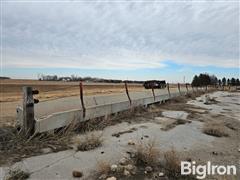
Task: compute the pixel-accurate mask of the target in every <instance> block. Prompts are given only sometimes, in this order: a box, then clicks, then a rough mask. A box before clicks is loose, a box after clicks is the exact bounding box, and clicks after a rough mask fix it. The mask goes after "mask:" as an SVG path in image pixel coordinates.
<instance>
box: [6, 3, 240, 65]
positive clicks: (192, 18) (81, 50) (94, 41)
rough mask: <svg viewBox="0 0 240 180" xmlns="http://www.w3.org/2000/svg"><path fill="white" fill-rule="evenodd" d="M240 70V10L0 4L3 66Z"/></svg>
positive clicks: (148, 5) (192, 5)
mask: <svg viewBox="0 0 240 180" xmlns="http://www.w3.org/2000/svg"><path fill="white" fill-rule="evenodd" d="M166 61H174V62H175V63H179V64H190V65H194V66H216V67H239V4H238V3H237V2H226V3H224V2H191V3H190V2H189V3H183V2H179V3H176V2H174V3H170V2H164V3H160V2H157V1H156V2H137V3H136V2H135V3H133V2H64V3H49V2H48V3H47V2H41V3H36V2H35V3H30V2H29V3H26V2H25V3H19V2H18V3H14V2H9V3H7V2H4V3H3V66H4V67H19V68H21V67H29V68H31V67H66V68H84V69H139V68H161V67H166V65H165V63H164V62H166Z"/></svg>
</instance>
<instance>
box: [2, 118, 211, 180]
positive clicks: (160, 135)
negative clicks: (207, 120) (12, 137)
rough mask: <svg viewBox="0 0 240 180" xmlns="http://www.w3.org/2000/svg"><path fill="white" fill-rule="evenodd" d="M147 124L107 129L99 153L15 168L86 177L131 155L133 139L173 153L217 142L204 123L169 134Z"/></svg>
mask: <svg viewBox="0 0 240 180" xmlns="http://www.w3.org/2000/svg"><path fill="white" fill-rule="evenodd" d="M161 118H164V117H161ZM173 118H174V116H173ZM146 121H147V122H143V123H138V124H128V123H126V122H124V123H121V124H117V125H114V126H109V127H107V128H105V129H104V131H103V140H104V141H103V146H102V147H99V148H97V149H95V150H91V151H87V152H75V151H74V150H68V151H63V152H59V153H52V154H47V155H41V156H36V157H31V158H27V159H24V160H23V161H21V162H20V163H17V164H16V165H15V166H18V167H20V168H21V169H24V170H26V171H28V172H30V173H31V176H30V179H72V171H73V170H80V171H82V172H83V174H84V177H85V178H86V177H87V176H88V175H90V174H91V170H95V169H96V168H97V163H98V162H99V161H101V160H103V161H107V162H110V163H114V162H116V161H118V160H119V159H121V158H122V157H124V156H127V155H126V151H127V150H131V149H132V148H134V147H135V146H129V145H128V141H129V140H133V141H134V142H135V143H141V142H148V141H149V140H155V143H156V146H157V147H158V148H159V149H160V150H161V151H165V150H169V149H171V148H172V146H174V147H175V148H176V150H179V151H183V150H187V149H194V148H199V147H201V146H203V145H204V146H209V147H210V146H211V142H212V140H213V139H214V138H213V137H211V136H207V135H205V134H203V133H201V130H200V129H201V127H202V123H200V122H192V123H190V124H185V125H179V126H177V127H175V128H174V129H172V130H169V131H161V130H160V129H161V127H162V126H161V123H159V122H158V121H154V120H152V119H146ZM131 128H136V131H134V132H132V133H126V134H122V135H121V136H120V137H119V138H116V137H113V136H112V134H113V133H116V132H120V131H126V130H129V129H131ZM113 157H114V158H113ZM5 170H7V168H6V169H5Z"/></svg>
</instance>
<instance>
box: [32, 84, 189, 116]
mask: <svg viewBox="0 0 240 180" xmlns="http://www.w3.org/2000/svg"><path fill="white" fill-rule="evenodd" d="M170 91H171V93H177V94H178V89H177V88H171V89H170ZM182 91H183V92H186V89H185V88H183V89H182ZM129 94H130V97H131V99H132V100H136V99H141V98H143V97H153V94H152V91H151V90H145V91H142V92H129ZM164 94H165V95H168V92H167V89H161V90H155V95H156V96H157V95H164ZM122 101H128V98H127V95H126V94H125V93H121V94H114V95H98V96H84V103H85V106H86V107H91V106H95V105H102V104H113V103H117V102H122ZM81 108H82V107H81V103H80V99H79V96H73V97H67V98H60V99H56V100H51V101H44V102H40V103H38V104H36V105H35V117H36V118H43V117H46V116H48V115H50V114H53V113H56V112H62V111H69V110H73V109H81Z"/></svg>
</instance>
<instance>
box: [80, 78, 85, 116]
mask: <svg viewBox="0 0 240 180" xmlns="http://www.w3.org/2000/svg"><path fill="white" fill-rule="evenodd" d="M79 90H80V101H81V106H82V110H83V118H85V115H86V108H85V105H84V100H83V84H82V81H81V82H80V83H79Z"/></svg>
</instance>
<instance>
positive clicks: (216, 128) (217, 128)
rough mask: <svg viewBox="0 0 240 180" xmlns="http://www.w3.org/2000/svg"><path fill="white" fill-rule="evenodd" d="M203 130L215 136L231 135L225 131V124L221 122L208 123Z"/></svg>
mask: <svg viewBox="0 0 240 180" xmlns="http://www.w3.org/2000/svg"><path fill="white" fill-rule="evenodd" d="M203 132H204V133H205V134H208V135H211V136H215V137H227V136H229V135H228V133H227V132H226V131H225V128H224V124H221V123H206V124H205V125H204V127H203Z"/></svg>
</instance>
